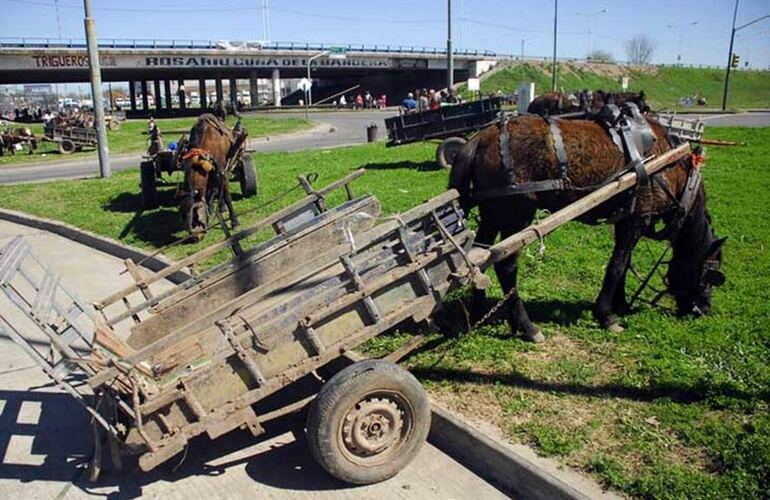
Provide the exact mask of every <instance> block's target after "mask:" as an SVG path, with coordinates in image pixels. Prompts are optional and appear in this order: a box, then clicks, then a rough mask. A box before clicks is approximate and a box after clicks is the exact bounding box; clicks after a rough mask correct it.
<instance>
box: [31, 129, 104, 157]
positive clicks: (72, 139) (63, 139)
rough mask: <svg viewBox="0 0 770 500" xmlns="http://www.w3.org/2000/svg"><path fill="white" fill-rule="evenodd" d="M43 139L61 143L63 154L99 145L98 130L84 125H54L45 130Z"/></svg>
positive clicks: (60, 149) (60, 150) (60, 147)
mask: <svg viewBox="0 0 770 500" xmlns="http://www.w3.org/2000/svg"><path fill="white" fill-rule="evenodd" d="M42 140H44V141H48V142H55V143H57V144H58V145H59V153H61V154H63V155H68V154H72V153H74V152H75V151H80V150H82V149H83V148H84V147H89V148H95V147H96V146H97V145H98V141H97V138H96V130H94V129H92V128H84V127H59V126H56V127H53V128H50V129H48V130H46V131H45V135H44V136H43V137H42Z"/></svg>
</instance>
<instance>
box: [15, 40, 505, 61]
mask: <svg viewBox="0 0 770 500" xmlns="http://www.w3.org/2000/svg"><path fill="white" fill-rule="evenodd" d="M234 44H241V45H243V46H244V47H245V48H248V49H257V50H258V49H264V50H302V51H308V50H313V51H321V50H332V49H340V48H341V49H344V50H345V51H347V52H379V53H396V54H404V53H406V54H446V48H437V47H416V46H404V45H378V44H374V45H371V44H332V43H303V42H241V41H215V40H152V39H121V38H107V39H101V40H99V47H100V48H104V49H220V50H224V49H226V48H227V47H228V46H232V45H234ZM0 48H46V49H47V48H67V49H83V48H86V42H85V40H82V39H74V38H69V39H67V38H64V39H59V38H27V37H24V38H11V37H0ZM453 53H454V54H455V55H460V56H490V57H491V56H496V55H497V54H495V53H494V52H491V51H489V50H463V49H460V50H458V49H455V50H454V51H453Z"/></svg>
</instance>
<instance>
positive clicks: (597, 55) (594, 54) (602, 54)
mask: <svg viewBox="0 0 770 500" xmlns="http://www.w3.org/2000/svg"><path fill="white" fill-rule="evenodd" d="M586 59H588V60H589V61H598V62H614V61H615V58H613V57H612V52H610V51H608V50H601V49H596V50H592V51H591V52H589V53H588V55H586Z"/></svg>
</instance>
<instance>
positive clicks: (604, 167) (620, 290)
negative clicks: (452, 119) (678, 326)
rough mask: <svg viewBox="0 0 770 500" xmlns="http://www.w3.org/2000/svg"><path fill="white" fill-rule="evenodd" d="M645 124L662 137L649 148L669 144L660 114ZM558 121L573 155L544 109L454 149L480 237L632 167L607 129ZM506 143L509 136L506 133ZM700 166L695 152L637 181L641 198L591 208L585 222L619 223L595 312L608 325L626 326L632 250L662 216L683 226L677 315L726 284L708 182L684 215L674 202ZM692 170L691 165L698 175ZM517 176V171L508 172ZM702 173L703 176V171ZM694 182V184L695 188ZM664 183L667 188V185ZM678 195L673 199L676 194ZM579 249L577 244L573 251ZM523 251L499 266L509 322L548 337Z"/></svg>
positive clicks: (490, 237) (526, 220)
mask: <svg viewBox="0 0 770 500" xmlns="http://www.w3.org/2000/svg"><path fill="white" fill-rule="evenodd" d="M642 120H647V121H648V122H649V125H650V127H651V128H652V131H653V132H654V135H655V137H656V141H655V143H654V146H652V149H651V150H650V151H647V154H653V155H654V154H660V153H663V152H664V151H667V150H669V149H671V147H672V145H671V144H670V143H669V142H668V139H667V138H666V134H665V131H664V130H663V128H662V127H661V125H660V124H658V123H657V122H655V121H652V120H650V119H646V118H642ZM553 121H554V122H555V124H556V126H557V127H558V128H559V130H560V133H561V138H562V140H563V144H564V149H565V150H566V156H567V158H568V162H567V164H566V168H564V167H565V165H563V162H562V163H561V164H560V163H559V161H558V159H557V153H556V150H555V146H554V139H553V135H552V131H551V128H550V126H549V123H548V122H547V121H546V120H544V119H543V118H541V117H539V116H531V115H527V116H520V117H515V118H511V119H510V120H509V121H507V122H506V124H505V125H503V124H498V125H493V126H490V127H488V128H487V129H485V130H483V131H482V132H480V133H479V134H478V135H477V136H476V137H474V138H473V139H472V140H471V141H469V142H468V143H467V144H466V145H465V146H464V147H463V149H462V150H461V151H460V153H459V154H458V156H457V160H456V162H455V165H454V166H453V168H452V171H451V174H450V183H449V186H450V187H451V188H455V189H457V190H458V191H459V192H460V194H461V200H462V202H463V204H464V206H465V207H466V209H470V207H472V206H474V205H478V206H479V211H480V225H479V229H478V235H477V238H476V241H477V242H478V243H480V244H482V245H491V244H492V243H494V241H495V239H496V238H497V236H498V235H500V236H501V237H502V238H505V237H507V236H510V235H512V234H514V233H516V232H518V231H520V230H521V229H523V228H524V227H526V226H527V225H529V224H530V223H531V222H532V219H533V217H534V215H535V211H536V210H537V209H538V208H545V209H548V210H551V211H555V210H558V209H560V208H562V207H564V206H565V205H567V204H569V203H571V202H573V201H575V200H577V199H578V198H580V197H582V196H583V195H585V194H586V193H587V192H588V191H590V190H591V189H593V188H595V187H597V186H598V185H600V184H601V183H602V182H604V181H605V180H606V179H608V178H609V177H611V176H613V175H614V174H616V173H618V172H621V171H623V170H624V169H625V167H626V165H627V160H626V158H625V155H624V153H623V152H621V151H620V150H619V148H618V147H616V145H615V144H614V143H613V141H612V139H611V138H610V135H609V134H608V132H607V131H606V130H605V129H604V128H603V127H602V126H601V125H599V124H597V123H595V122H593V121H588V120H559V119H555V120H553ZM503 126H505V127H506V130H507V132H508V140H507V143H508V148H507V149H508V152H507V155H506V158H507V159H508V160H507V163H508V164H509V165H512V167H511V168H507V167H505V166H504V163H506V160H504V159H503V157H502V156H501V146H500V144H501V141H500V138H501V129H502V127H503ZM504 142H506V141H504ZM692 168H694V167H693V166H692V161H691V160H690V159H687V160H682V161H678V162H676V163H675V164H673V165H671V166H670V167H667V168H666V169H665V170H664V171H662V172H660V173H658V174H656V175H657V176H658V177H659V180H660V182H651V180H650V182H645V183H640V185H638V187H637V189H636V190H635V200H634V199H632V197H631V196H630V195H628V196H622V195H621V196H616V197H614V198H612V199H610V200H608V201H607V202H605V203H603V204H602V205H600V206H599V207H597V208H596V209H594V210H592V211H591V212H589V213H588V214H586V216H585V217H584V218H582V219H581V221H583V222H589V223H595V222H597V221H602V220H604V221H612V222H613V223H614V226H615V248H614V250H613V252H612V257H611V258H610V262H609V265H608V266H607V270H606V274H605V277H604V283H603V286H602V289H601V292H600V293H599V296H598V298H597V300H596V304H595V307H594V316H595V318H596V319H597V321H598V322H599V324H600V325H601V326H602V327H604V328H608V329H613V330H620V329H622V328H621V327H620V326H619V322H618V317H619V316H620V315H622V314H624V313H626V312H627V309H628V303H627V300H626V295H625V279H626V272H627V270H628V267H629V264H630V260H631V253H632V250H633V249H634V246H635V245H636V243H637V242H638V241H639V239H640V238H641V237H642V236H643V235H645V234H650V233H651V232H652V230H653V228H654V224H655V222H656V221H658V220H661V219H662V220H663V221H664V222H666V223H669V224H672V225H678V226H670V227H672V228H674V227H676V230H674V231H671V232H670V233H669V234H668V235H667V237H668V238H669V239H671V240H672V245H673V257H672V260H671V262H670V264H669V269H668V275H667V278H668V279H667V281H668V287H669V291H670V292H671V293H672V294H673V296H674V297H675V299H676V304H677V308H678V311H679V313H680V314H696V315H700V314H705V313H706V312H708V310H709V307H710V304H711V289H712V288H713V287H714V286H716V285H719V284H721V282H722V281H723V280H724V277H723V276H722V275H721V273H720V272H719V265H720V263H721V247H722V244H723V242H724V240H718V239H717V238H716V237H715V235H714V233H713V231H712V229H711V223H710V217H709V214H708V212H707V210H706V192H705V190H704V188H703V185H702V183H698V184H697V187H695V188H693V194H694V198H691V199H693V202H692V204H691V208H690V209H689V210H687V211H686V214H682V213H681V212H682V210H681V207H680V206H679V205H678V200H680V199H681V197H682V195H683V192H684V190H685V188H686V186H687V184H688V179H690V171H691V169H692ZM565 174H566V177H567V178H568V180H569V183H568V184H567V186H568V188H567V189H564V190H558V191H541V192H536V193H529V194H512V195H502V196H493V197H487V198H486V199H484V197H483V196H479V193H484V192H486V193H489V192H495V191H497V192H499V190H497V189H496V188H500V187H504V186H510V185H511V184H512V182H513V183H518V184H523V183H531V182H535V181H547V180H548V179H565ZM693 174H695V172H694V173H693ZM511 177H513V179H511ZM697 178H698V179H699V178H700V177H699V176H698V177H697ZM695 189H697V191H695ZM666 191H668V193H667V192H666ZM675 199H676V201H675ZM575 251H580V250H579V249H575ZM518 257H519V256H518V254H515V255H513V256H512V257H510V258H508V259H507V260H504V261H501V262H498V263H497V264H495V271H496V273H497V276H498V278H499V280H500V284H501V286H502V288H503V291H504V292H506V293H508V292H509V291H512V290H513V291H512V295H511V299H510V300H511V302H510V303H509V307H510V317H509V322H510V325H511V328H512V330H513V331H514V332H515V331H520V332H523V334H524V337H525V339H527V340H531V341H542V340H543V336H542V334H541V333H540V332H539V330H538V329H537V328H536V327H535V326H534V325H533V324H532V322H531V321H530V319H529V317H528V316H527V312H526V310H525V309H524V305H523V304H522V302H521V299H520V298H519V295H518V292H517V291H515V290H514V288H515V287H516V275H517V263H518ZM476 299H477V300H476V307H475V311H474V314H475V315H479V314H481V311H480V310H479V308H478V304H483V302H484V301H483V291H480V292H479V291H477V292H476Z"/></svg>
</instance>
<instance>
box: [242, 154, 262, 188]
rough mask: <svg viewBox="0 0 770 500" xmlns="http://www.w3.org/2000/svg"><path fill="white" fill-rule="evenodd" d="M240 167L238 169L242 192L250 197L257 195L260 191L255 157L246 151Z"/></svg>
mask: <svg viewBox="0 0 770 500" xmlns="http://www.w3.org/2000/svg"><path fill="white" fill-rule="evenodd" d="M239 166H240V168H239V169H238V181H239V182H240V183H241V194H242V195H243V196H244V197H246V198H250V197H252V196H256V195H257V192H258V190H259V189H258V185H257V169H256V167H255V166H254V158H253V157H252V156H251V155H250V154H248V153H246V154H244V155H243V157H241V162H240V165H239Z"/></svg>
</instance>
